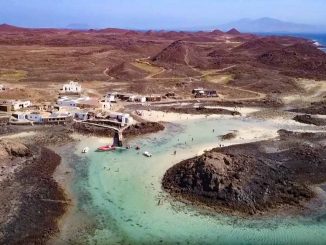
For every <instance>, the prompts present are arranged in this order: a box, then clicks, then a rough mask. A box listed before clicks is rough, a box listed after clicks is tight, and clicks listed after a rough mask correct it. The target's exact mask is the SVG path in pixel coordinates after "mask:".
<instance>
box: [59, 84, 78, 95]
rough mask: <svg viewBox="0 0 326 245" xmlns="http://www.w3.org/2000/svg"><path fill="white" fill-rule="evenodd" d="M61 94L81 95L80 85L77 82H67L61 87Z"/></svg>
mask: <svg viewBox="0 0 326 245" xmlns="http://www.w3.org/2000/svg"><path fill="white" fill-rule="evenodd" d="M62 91H63V93H77V94H79V93H81V91H82V88H81V85H80V84H79V83H78V82H74V81H69V83H66V84H64V85H63V88H62Z"/></svg>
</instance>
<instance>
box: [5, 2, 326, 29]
mask: <svg viewBox="0 0 326 245" xmlns="http://www.w3.org/2000/svg"><path fill="white" fill-rule="evenodd" d="M260 17H273V18H278V19H281V20H285V21H292V22H299V23H305V24H317V25H326V0H0V23H10V24H14V25H20V26H28V27H66V26H67V25H69V24H72V23H82V24H87V25H88V26H89V27H93V28H102V27H122V28H133V29H164V28H165V29H166V28H170V29H171V28H172V29H173V28H191V27H205V26H208V27H211V26H214V25H218V24H224V23H227V22H230V21H234V20H238V19H241V18H260Z"/></svg>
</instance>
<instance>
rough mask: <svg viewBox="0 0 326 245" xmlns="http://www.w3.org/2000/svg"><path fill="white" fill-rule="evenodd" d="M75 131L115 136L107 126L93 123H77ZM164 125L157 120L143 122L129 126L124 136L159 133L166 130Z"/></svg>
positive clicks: (85, 133) (100, 135) (101, 135)
mask: <svg viewBox="0 0 326 245" xmlns="http://www.w3.org/2000/svg"><path fill="white" fill-rule="evenodd" d="M72 128H73V130H74V132H77V133H80V134H84V135H94V136H99V137H113V136H114V131H112V130H107V129H106V128H100V127H96V126H92V125H85V124H81V123H75V124H74V125H73V126H72ZM164 128H165V127H164V125H162V124H161V123H157V122H141V123H137V124H134V125H131V126H129V127H128V128H127V129H126V130H125V131H124V132H123V136H124V137H126V138H131V137H135V136H139V135H145V134H151V133H157V132H159V131H162V130H164Z"/></svg>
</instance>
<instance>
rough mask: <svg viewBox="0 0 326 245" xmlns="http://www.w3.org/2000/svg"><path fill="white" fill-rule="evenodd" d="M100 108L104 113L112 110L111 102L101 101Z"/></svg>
mask: <svg viewBox="0 0 326 245" xmlns="http://www.w3.org/2000/svg"><path fill="white" fill-rule="evenodd" d="M100 106H101V109H102V110H103V111H109V110H111V102H110V101H107V100H102V101H100Z"/></svg>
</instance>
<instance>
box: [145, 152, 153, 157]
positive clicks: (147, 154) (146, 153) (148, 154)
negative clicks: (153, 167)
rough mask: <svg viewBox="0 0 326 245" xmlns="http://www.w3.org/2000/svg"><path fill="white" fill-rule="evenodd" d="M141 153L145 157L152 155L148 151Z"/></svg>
mask: <svg viewBox="0 0 326 245" xmlns="http://www.w3.org/2000/svg"><path fill="white" fill-rule="evenodd" d="M143 155H144V156H145V157H152V154H151V153H149V152H148V151H145V152H144V153H143Z"/></svg>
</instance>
